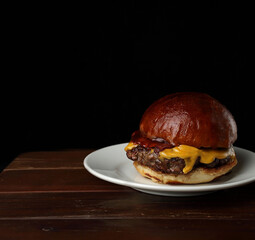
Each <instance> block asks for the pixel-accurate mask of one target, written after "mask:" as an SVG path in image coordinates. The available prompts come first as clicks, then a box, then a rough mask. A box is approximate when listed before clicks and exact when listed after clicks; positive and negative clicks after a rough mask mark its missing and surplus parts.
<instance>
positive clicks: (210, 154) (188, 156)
mask: <svg viewBox="0 0 255 240" xmlns="http://www.w3.org/2000/svg"><path fill="white" fill-rule="evenodd" d="M137 146H138V144H134V143H132V142H130V143H129V144H128V145H127V146H126V147H125V151H128V150H131V149H132V148H134V147H137ZM227 156H231V157H234V156H235V152H234V149H233V148H232V147H231V148H229V149H224V150H214V149H198V148H195V147H191V146H187V145H179V146H177V147H174V148H166V149H164V150H163V151H161V152H159V159H161V160H163V159H164V158H166V159H170V158H177V157H179V158H182V159H184V161H185V167H184V168H183V170H182V171H183V173H184V174H187V173H188V172H190V171H191V170H192V169H193V167H194V165H195V163H196V161H197V159H198V157H200V160H199V161H200V162H201V163H204V164H210V163H212V162H213V161H214V159H215V158H217V159H224V158H226V157H227Z"/></svg>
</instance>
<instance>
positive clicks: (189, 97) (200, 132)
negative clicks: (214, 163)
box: [140, 92, 237, 149]
mask: <svg viewBox="0 0 255 240" xmlns="http://www.w3.org/2000/svg"><path fill="white" fill-rule="evenodd" d="M140 132H141V133H142V135H143V136H144V137H146V138H149V139H151V140H153V139H160V138H161V139H164V140H165V141H167V142H168V143H169V144H171V145H172V146H178V145H180V144H184V145H189V146H193V147H196V148H213V149H216V148H229V147H230V146H231V145H232V144H233V143H234V141H235V140H236V139H237V126H236V123H235V120H234V118H233V116H232V114H231V113H230V112H229V111H228V109H227V108H226V107H225V106H223V105H222V104H221V103H220V102H218V101H217V100H216V99H214V98H212V97H211V96H209V95H207V94H205V93H195V92H186V93H185V92H183V93H182V92H181V93H174V94H170V95H167V96H165V97H163V98H161V99H159V100H157V101H156V102H154V103H153V104H152V105H151V106H150V107H149V108H148V109H147V110H146V111H145V113H144V114H143V117H142V119H141V121H140Z"/></svg>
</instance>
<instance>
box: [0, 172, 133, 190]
mask: <svg viewBox="0 0 255 240" xmlns="http://www.w3.org/2000/svg"><path fill="white" fill-rule="evenodd" d="M128 190H129V188H127V187H123V186H120V185H116V184H111V183H108V182H106V181H103V180H100V179H98V178H96V177H94V176H93V175H91V174H90V173H89V172H88V171H87V170H86V169H85V168H84V167H83V168H82V169H44V170H42V169H41V170H19V171H4V172H2V173H1V174H0V193H1V192H9V193H11V192H14V193H15V192H61V191H70V192H75V191H78V192H79V191H102V192H104V191H128Z"/></svg>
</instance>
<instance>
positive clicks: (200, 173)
mask: <svg viewBox="0 0 255 240" xmlns="http://www.w3.org/2000/svg"><path fill="white" fill-rule="evenodd" d="M133 164H134V166H135V168H136V170H137V171H138V172H139V173H140V174H141V175H142V176H144V177H146V178H149V179H151V180H152V181H153V182H156V183H162V184H199V183H207V182H211V181H213V180H214V179H216V178H218V177H220V176H223V175H225V174H227V173H228V172H230V171H231V170H232V168H233V167H235V166H236V164H237V160H236V158H234V159H233V161H232V162H229V163H228V164H225V165H223V166H221V167H218V168H202V167H198V168H195V169H193V170H192V171H191V172H189V173H188V174H178V175H176V174H169V173H161V172H158V171H154V170H153V169H151V168H149V167H147V166H144V165H141V164H139V163H138V162H137V161H135V162H134V163H133Z"/></svg>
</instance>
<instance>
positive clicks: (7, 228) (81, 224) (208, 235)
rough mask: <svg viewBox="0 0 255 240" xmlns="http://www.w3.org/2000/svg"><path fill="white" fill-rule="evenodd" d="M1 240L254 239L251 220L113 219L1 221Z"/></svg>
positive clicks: (253, 222)
mask: <svg viewBox="0 0 255 240" xmlns="http://www.w3.org/2000/svg"><path fill="white" fill-rule="evenodd" d="M0 232H1V239H2V240H7V239H8V240H17V239H26V240H34V239H37V240H42V239H48V240H50V239H54V240H55V239H65V240H66V239H104V240H105V239H123V240H124V239H128V240H130V239H158V240H160V239H173V240H175V239H176V240H177V239H178V240H179V239H189V240H204V239H207V240H212V239H231V240H240V239H245V240H253V239H254V238H255V221H254V220H249V221H247V220H232V221H229V220H200V219H186V220H180V219H172V220H168V219H158V220H157V221H155V220H154V219H132V220H130V219H117V220H116V219H113V220H89V219H86V220H81V219H76V220H73V219H72V220H69V219H63V220H61V221H60V220H59V219H57V220H40V219H38V220H25V221H24V220H9V221H1V220H0Z"/></svg>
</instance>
